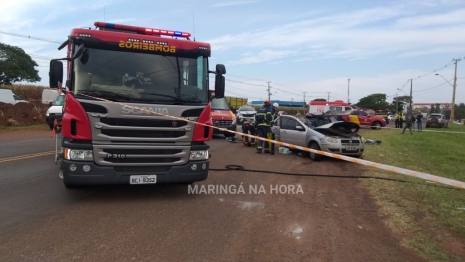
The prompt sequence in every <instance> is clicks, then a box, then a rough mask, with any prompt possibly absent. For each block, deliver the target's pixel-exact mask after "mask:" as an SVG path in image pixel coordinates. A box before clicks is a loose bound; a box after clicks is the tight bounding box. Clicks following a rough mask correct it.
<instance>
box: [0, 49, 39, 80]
mask: <svg viewBox="0 0 465 262" xmlns="http://www.w3.org/2000/svg"><path fill="white" fill-rule="evenodd" d="M36 66H38V65H37V63H36V62H35V61H34V60H32V58H31V57H30V56H29V55H28V54H26V52H24V50H23V49H21V48H20V47H17V46H10V45H7V44H3V43H0V84H5V85H11V84H13V83H15V82H22V81H26V82H30V83H33V82H38V81H40V80H41V79H40V77H39V74H38V73H39V71H38V70H36V69H35V67H36Z"/></svg>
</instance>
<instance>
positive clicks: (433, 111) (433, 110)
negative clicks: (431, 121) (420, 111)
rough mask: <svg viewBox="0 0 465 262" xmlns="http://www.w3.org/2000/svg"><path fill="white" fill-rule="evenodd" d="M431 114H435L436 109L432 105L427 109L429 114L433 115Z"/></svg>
mask: <svg viewBox="0 0 465 262" xmlns="http://www.w3.org/2000/svg"><path fill="white" fill-rule="evenodd" d="M433 113H436V108H435V107H434V105H431V107H430V109H429V114H433Z"/></svg>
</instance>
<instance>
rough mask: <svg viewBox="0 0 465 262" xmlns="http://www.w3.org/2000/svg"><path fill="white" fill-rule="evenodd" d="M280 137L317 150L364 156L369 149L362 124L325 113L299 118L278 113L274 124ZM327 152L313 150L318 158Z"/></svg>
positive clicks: (274, 130)
mask: <svg viewBox="0 0 465 262" xmlns="http://www.w3.org/2000/svg"><path fill="white" fill-rule="evenodd" d="M271 129H272V132H273V133H274V135H275V136H276V139H277V140H278V141H281V142H284V143H289V144H294V145H298V146H302V147H308V148H311V149H315V150H320V151H325V152H329V153H334V154H340V155H346V156H350V157H355V158H360V157H361V156H362V154H363V150H364V149H365V145H364V143H363V141H362V137H361V136H360V135H359V134H358V131H359V129H360V126H359V125H357V124H355V123H352V122H344V121H337V120H336V119H335V118H334V117H330V116H324V115H319V116H315V115H307V116H305V117H302V118H300V119H299V118H297V117H295V116H291V115H282V116H280V117H278V118H277V119H276V120H275V122H274V126H273V127H272V128H271ZM322 156H323V155H320V154H316V153H310V158H311V159H312V160H314V161H318V160H320V159H321V157H322Z"/></svg>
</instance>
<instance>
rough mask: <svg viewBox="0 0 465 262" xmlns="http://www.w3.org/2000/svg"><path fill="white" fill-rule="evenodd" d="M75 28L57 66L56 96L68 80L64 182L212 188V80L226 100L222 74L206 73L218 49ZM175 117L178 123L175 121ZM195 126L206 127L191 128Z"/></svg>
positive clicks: (115, 28)
mask: <svg viewBox="0 0 465 262" xmlns="http://www.w3.org/2000/svg"><path fill="white" fill-rule="evenodd" d="M94 25H95V26H96V29H94V30H92V29H90V28H89V29H83V28H76V29H72V30H71V33H70V35H69V37H68V40H66V41H65V42H64V43H63V44H62V45H61V46H60V47H59V48H58V49H59V50H60V49H62V48H64V47H67V48H68V50H67V57H66V58H61V59H54V60H52V61H51V62H50V72H49V76H50V87H54V88H56V87H58V85H59V82H62V81H63V62H62V61H66V62H67V65H68V66H67V68H68V72H67V80H66V86H65V87H63V90H64V92H65V93H66V94H65V96H66V97H65V104H64V106H63V117H62V123H61V128H62V129H61V131H60V135H61V141H60V143H61V152H60V153H59V157H58V160H59V162H60V170H61V172H60V178H62V179H63V182H64V184H65V186H66V187H67V188H71V187H75V186H78V185H90V184H154V183H192V182H195V181H201V180H205V179H206V178H207V176H208V169H209V156H210V155H209V145H208V144H206V143H205V142H206V141H209V140H211V138H212V134H213V130H212V128H211V127H208V126H204V125H201V124H207V125H210V126H211V124H212V121H211V118H210V113H211V103H210V92H209V80H208V77H209V74H210V73H212V74H215V96H216V97H218V98H221V97H223V96H224V76H223V75H224V74H225V73H226V69H225V67H224V65H221V64H217V65H216V70H215V71H210V70H208V66H209V64H208V58H209V57H210V53H211V48H210V44H208V43H203V42H197V41H191V40H190V38H189V37H190V36H191V35H190V34H189V33H186V32H179V31H172V30H163V29H156V28H146V27H138V26H128V25H121V24H112V23H106V22H96V23H95V24H94ZM169 116H172V117H176V118H172V117H169ZM185 120H191V121H195V122H197V123H201V124H195V123H192V122H187V121H185Z"/></svg>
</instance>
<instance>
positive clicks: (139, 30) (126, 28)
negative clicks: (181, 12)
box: [94, 22, 191, 38]
mask: <svg viewBox="0 0 465 262" xmlns="http://www.w3.org/2000/svg"><path fill="white" fill-rule="evenodd" d="M94 25H95V26H96V27H99V28H109V29H117V30H124V31H131V32H137V33H140V34H144V35H166V36H174V37H184V38H189V37H190V36H191V34H190V33H187V32H180V31H172V30H163V29H155V28H145V27H138V26H129V25H121V24H112V23H105V22H95V23H94Z"/></svg>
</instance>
